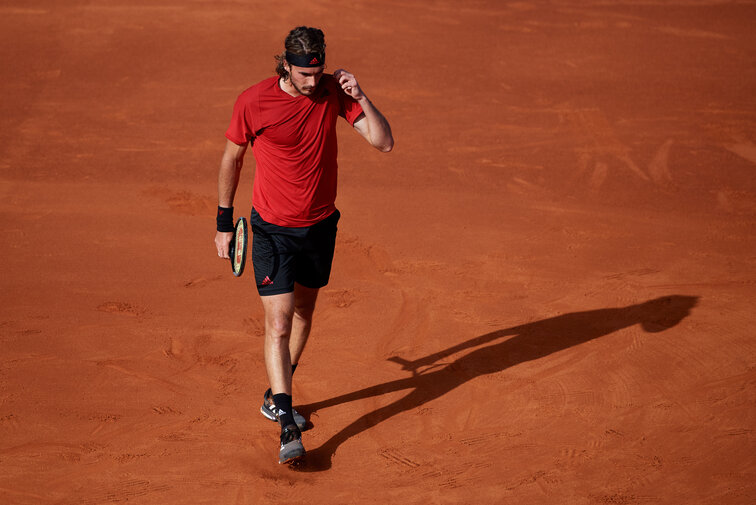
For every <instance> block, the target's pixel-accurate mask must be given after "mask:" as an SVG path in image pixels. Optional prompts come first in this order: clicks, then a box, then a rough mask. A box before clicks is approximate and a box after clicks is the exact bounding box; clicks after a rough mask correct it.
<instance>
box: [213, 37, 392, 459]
mask: <svg viewBox="0 0 756 505" xmlns="http://www.w3.org/2000/svg"><path fill="white" fill-rule="evenodd" d="M284 47H285V51H284V52H283V53H282V54H281V55H278V56H276V60H277V61H278V65H277V68H276V72H277V75H276V76H273V77H270V78H268V79H265V80H263V81H261V82H259V83H258V84H255V85H254V86H252V87H250V88H248V89H247V90H246V91H244V92H243V93H242V94H241V95H239V97H238V99H237V101H236V104H235V105H234V110H233V115H232V118H231V124H230V126H229V128H228V130H227V131H226V138H227V142H226V148H225V151H224V153H223V158H222V160H221V165H220V170H219V176H218V215H217V233H216V235H215V245H216V249H217V252H218V256H219V257H221V258H228V250H229V243H230V241H231V239H232V237H233V201H234V195H235V193H236V188H237V184H238V182H239V173H240V171H241V168H242V164H243V161H244V155H245V153H246V152H247V147H248V146H251V147H252V152H253V154H254V157H255V161H256V164H257V169H256V173H255V178H254V186H253V194H252V203H253V208H252V214H251V216H250V227H251V229H252V263H253V267H254V274H255V281H256V284H257V291H258V293H259V295H260V299H261V301H262V305H263V309H264V312H265V348H264V351H265V366H266V369H267V373H268V381H269V383H270V389H268V390H267V391H266V392H265V394H264V395H263V405H262V407H261V409H260V411H261V412H262V414H263V415H264V416H266V417H267V418H268V419H271V420H274V421H278V423H279V424H280V427H281V446H280V450H279V463H290V462H292V461H295V460H297V459H299V458H301V457H302V456H304V454H305V449H304V446H303V445H302V435H301V430H302V429H303V428H304V426H305V423H306V421H305V419H304V418H303V417H302V416H301V415H300V414H299V413H298V412H296V411H295V410H294V408H293V406H292V396H291V395H292V374H293V373H294V370H295V369H296V367H297V363H298V362H299V359H300V356H301V355H302V351H303V350H304V347H305V344H306V342H307V338H308V336H309V334H310V328H311V326H312V316H313V311H314V309H315V302H316V300H317V297H318V290H319V289H320V288H322V287H324V286H325V285H326V284H327V283H328V279H329V276H330V272H331V262H332V260H333V253H334V245H335V240H336V226H337V223H338V221H339V217H340V214H339V211H338V210H337V209H336V206H335V204H334V202H335V200H336V181H337V168H338V165H337V141H336V121H337V119H338V118H339V116H341V117H343V118H344V119H345V120H346V121H347V122H348V123H349V124H350V125H352V127H354V129H355V130H356V131H357V132H358V133H359V134H360V135H362V136H363V137H364V138H365V139H366V140H367V141H368V142H369V143H370V145H372V146H373V147H375V148H377V149H378V150H379V151H382V152H389V151H391V149H392V148H393V146H394V139H393V136H392V134H391V127H390V126H389V123H388V121H386V118H385V117H384V116H383V115H382V114H381V113H380V112H379V111H378V109H377V108H376V107H375V106H374V105H373V104H372V102H371V101H370V100H369V99H368V97H367V96H366V95H365V93H364V91H363V90H362V88H361V87H360V85H359V84H358V82H357V80H356V79H355V77H354V75H353V74H351V73H349V72H347V71H346V70H337V71H336V72H334V73H333V75H330V74H326V73H325V68H326V67H325V60H326V53H325V47H326V45H325V39H324V36H323V32H322V31H321V30H319V29H317V28H310V27H305V26H300V27H298V28H295V29H293V30H292V31H291V32H289V34H288V36H287V37H286V40H285V42H284Z"/></svg>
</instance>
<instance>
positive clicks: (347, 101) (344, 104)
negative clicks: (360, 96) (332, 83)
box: [339, 92, 362, 126]
mask: <svg viewBox="0 0 756 505" xmlns="http://www.w3.org/2000/svg"><path fill="white" fill-rule="evenodd" d="M339 101H340V102H341V111H340V112H339V115H340V116H341V117H343V118H344V119H346V120H347V121H349V124H350V125H352V126H354V121H355V120H356V119H357V118H358V117H360V114H362V107H361V106H360V104H358V103H357V100H355V99H354V98H352V97H351V96H349V95H347V94H346V93H344V92H340V93H339Z"/></svg>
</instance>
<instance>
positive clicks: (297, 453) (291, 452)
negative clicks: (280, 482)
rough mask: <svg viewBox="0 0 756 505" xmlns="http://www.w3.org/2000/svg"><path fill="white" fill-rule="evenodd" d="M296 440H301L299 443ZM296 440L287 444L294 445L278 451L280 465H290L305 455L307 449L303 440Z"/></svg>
mask: <svg viewBox="0 0 756 505" xmlns="http://www.w3.org/2000/svg"><path fill="white" fill-rule="evenodd" d="M296 442H299V443H296ZM296 442H290V443H289V444H287V445H292V446H293V447H290V448H284V449H282V450H281V452H279V453H278V464H279V465H284V464H286V465H290V464H292V463H294V462H296V461H299V460H301V459H302V458H304V457H305V454H306V451H305V448H304V446H303V445H302V441H301V440H298V441H296Z"/></svg>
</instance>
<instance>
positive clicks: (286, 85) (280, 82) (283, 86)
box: [278, 77, 302, 98]
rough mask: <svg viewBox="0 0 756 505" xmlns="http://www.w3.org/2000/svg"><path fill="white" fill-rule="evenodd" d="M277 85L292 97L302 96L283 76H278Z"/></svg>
mask: <svg viewBox="0 0 756 505" xmlns="http://www.w3.org/2000/svg"><path fill="white" fill-rule="evenodd" d="M278 87H279V88H281V90H282V91H283V92H284V93H286V94H287V95H290V96H293V97H294V98H296V97H298V96H302V93H300V92H299V90H297V88H295V87H294V86H293V85H292V84H291V81H289V80H288V79H284V78H283V77H279V78H278Z"/></svg>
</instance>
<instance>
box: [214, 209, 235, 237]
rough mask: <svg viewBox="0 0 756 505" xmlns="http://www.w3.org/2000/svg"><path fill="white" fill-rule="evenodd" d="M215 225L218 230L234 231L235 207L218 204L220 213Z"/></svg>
mask: <svg viewBox="0 0 756 505" xmlns="http://www.w3.org/2000/svg"><path fill="white" fill-rule="evenodd" d="M215 226H216V229H217V230H218V231H223V232H229V231H234V208H233V207H221V206H220V205H218V215H217V216H216V217H215Z"/></svg>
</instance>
